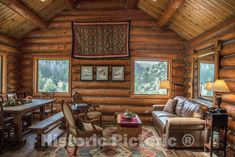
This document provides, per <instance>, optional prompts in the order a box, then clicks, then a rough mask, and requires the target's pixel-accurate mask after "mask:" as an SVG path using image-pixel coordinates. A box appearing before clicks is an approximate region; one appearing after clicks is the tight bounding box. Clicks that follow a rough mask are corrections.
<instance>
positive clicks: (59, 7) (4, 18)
mask: <svg viewBox="0 0 235 157" xmlns="http://www.w3.org/2000/svg"><path fill="white" fill-rule="evenodd" d="M5 1H7V0H0V32H1V33H3V34H6V35H8V36H11V37H15V38H18V39H19V38H22V37H24V36H25V35H26V34H28V33H29V32H31V31H32V30H34V29H35V28H38V27H39V26H38V25H36V24H35V23H33V22H32V21H30V20H28V19H27V18H25V17H24V16H22V15H20V14H19V13H17V12H16V11H15V10H14V9H12V8H9V7H8V6H6V4H3V2H5ZM18 1H20V2H21V3H22V4H23V5H25V6H26V7H27V8H28V9H30V10H31V11H32V12H34V13H35V14H36V15H37V16H38V17H39V18H42V19H43V20H44V21H48V20H49V19H50V18H52V17H53V16H55V15H56V14H58V13H60V12H61V11H63V10H64V9H67V8H69V4H68V3H65V1H64V0H45V1H44V2H42V1H40V0H18Z"/></svg>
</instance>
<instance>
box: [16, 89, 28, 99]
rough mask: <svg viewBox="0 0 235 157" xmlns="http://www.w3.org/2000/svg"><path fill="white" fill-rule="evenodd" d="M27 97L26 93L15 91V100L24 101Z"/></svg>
mask: <svg viewBox="0 0 235 157" xmlns="http://www.w3.org/2000/svg"><path fill="white" fill-rule="evenodd" d="M28 95H29V93H28V92H27V91H16V96H17V99H24V98H26V97H27V96H28Z"/></svg>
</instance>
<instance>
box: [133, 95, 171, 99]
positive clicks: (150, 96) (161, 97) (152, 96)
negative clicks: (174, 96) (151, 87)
mask: <svg viewBox="0 0 235 157" xmlns="http://www.w3.org/2000/svg"><path fill="white" fill-rule="evenodd" d="M131 98H136V99H169V98H170V95H169V94H168V95H147V94H146V95H144V94H138V95H136V94H135V95H131Z"/></svg>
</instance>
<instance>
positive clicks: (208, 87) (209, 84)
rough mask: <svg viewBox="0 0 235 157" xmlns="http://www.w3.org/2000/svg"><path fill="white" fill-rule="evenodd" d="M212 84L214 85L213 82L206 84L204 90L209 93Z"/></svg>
mask: <svg viewBox="0 0 235 157" xmlns="http://www.w3.org/2000/svg"><path fill="white" fill-rule="evenodd" d="M213 84H214V83H213V82H207V83H206V85H205V89H206V90H208V91H211V90H212V86H213Z"/></svg>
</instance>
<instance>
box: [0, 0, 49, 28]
mask: <svg viewBox="0 0 235 157" xmlns="http://www.w3.org/2000/svg"><path fill="white" fill-rule="evenodd" d="M0 2H2V3H3V4H4V5H6V6H7V7H9V8H10V9H12V10H13V11H15V12H16V13H17V14H19V15H21V16H23V17H24V18H26V19H27V20H29V21H30V22H32V23H33V24H35V25H37V26H38V27H40V28H41V29H46V28H47V26H48V24H47V22H46V21H44V20H43V19H42V18H41V17H40V16H38V15H37V14H36V13H35V12H33V11H32V10H31V9H30V8H28V7H27V6H25V5H24V4H23V3H21V2H20V1H18V0H0Z"/></svg>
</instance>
